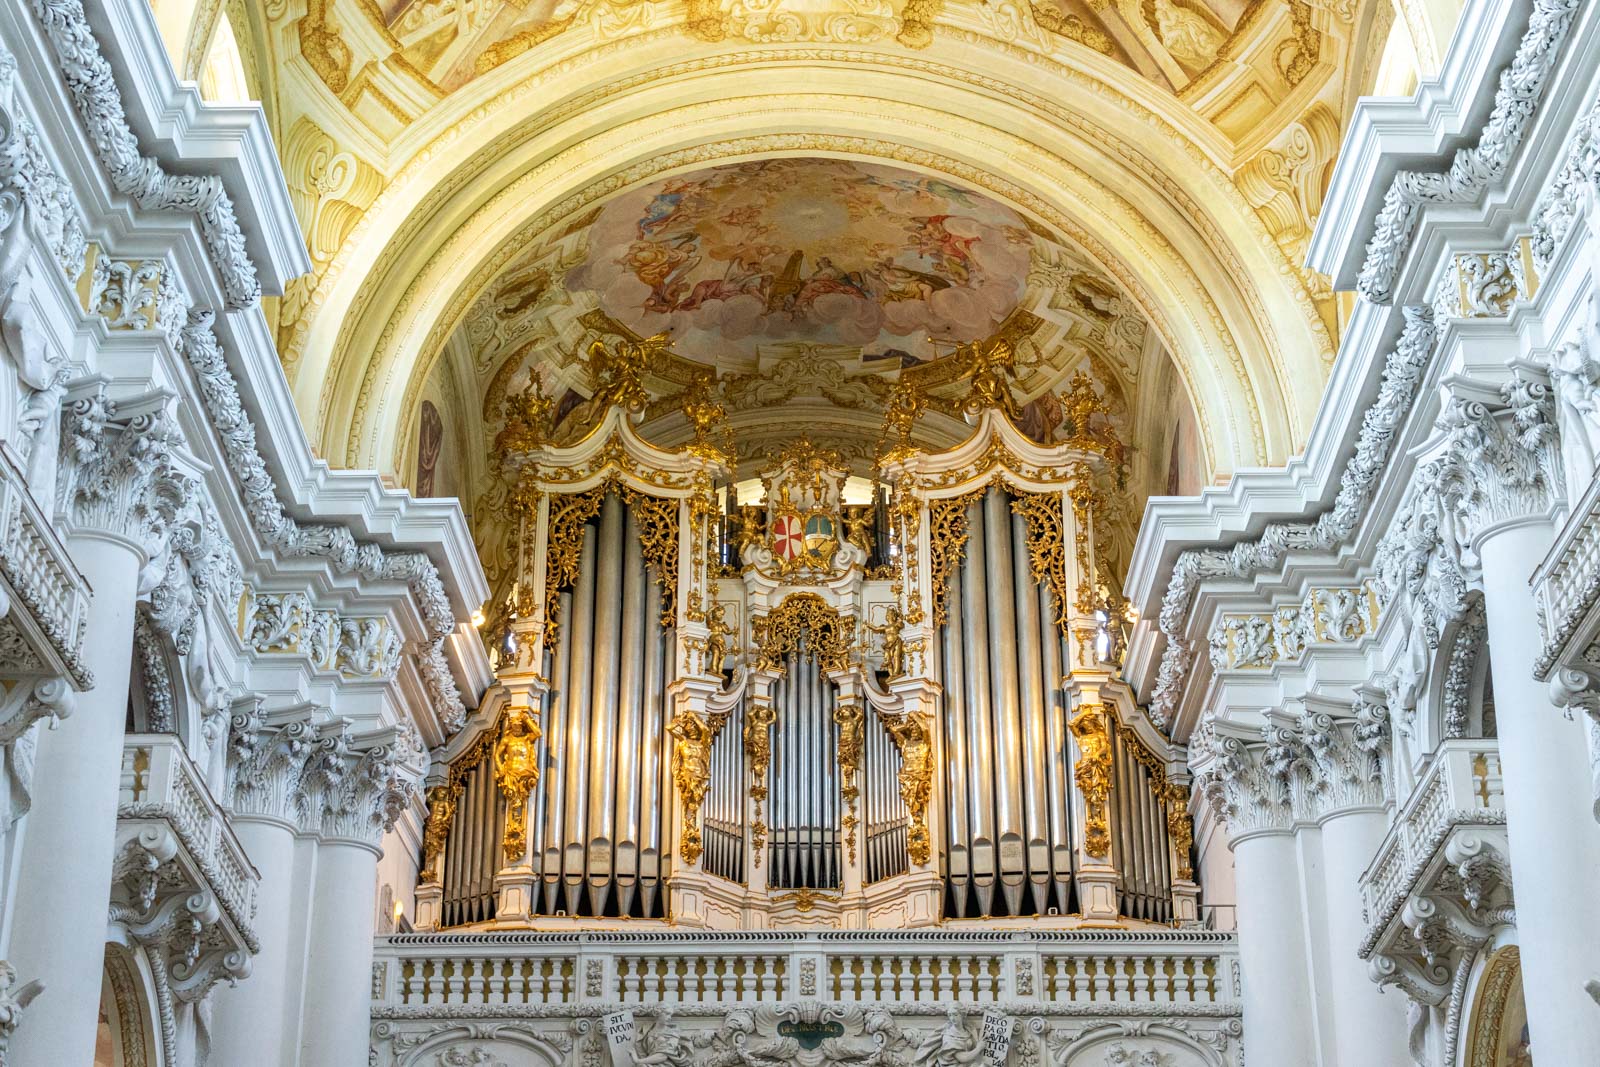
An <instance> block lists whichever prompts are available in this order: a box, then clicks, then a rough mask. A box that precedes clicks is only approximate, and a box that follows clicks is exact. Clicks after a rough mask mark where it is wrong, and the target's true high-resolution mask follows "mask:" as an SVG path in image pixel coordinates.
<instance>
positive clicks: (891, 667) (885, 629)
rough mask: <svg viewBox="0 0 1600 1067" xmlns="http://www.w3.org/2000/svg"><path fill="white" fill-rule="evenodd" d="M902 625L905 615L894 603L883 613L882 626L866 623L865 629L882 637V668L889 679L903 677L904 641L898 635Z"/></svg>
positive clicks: (904, 668)
mask: <svg viewBox="0 0 1600 1067" xmlns="http://www.w3.org/2000/svg"><path fill="white" fill-rule="evenodd" d="M904 627H905V616H904V615H902V614H901V612H900V609H899V607H897V606H896V605H894V604H890V605H889V607H888V610H886V611H885V612H884V613H883V625H882V626H874V625H872V624H871V623H870V622H869V623H867V629H869V630H871V631H872V632H873V633H875V634H877V635H878V636H880V637H882V638H883V670H884V672H885V673H886V674H888V676H889V677H890V678H891V679H894V678H901V677H904V675H905V673H906V642H905V639H904V638H902V637H901V636H900V631H901V630H902V629H904Z"/></svg>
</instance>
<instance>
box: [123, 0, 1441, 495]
mask: <svg viewBox="0 0 1600 1067" xmlns="http://www.w3.org/2000/svg"><path fill="white" fill-rule="evenodd" d="M153 2H154V3H155V5H156V8H157V14H158V17H159V18H160V21H161V22H162V25H163V29H164V32H165V33H166V34H167V38H168V43H169V46H170V47H171V49H172V51H173V54H174V59H175V61H176V62H177V63H178V65H179V66H180V67H182V68H183V69H184V71H185V73H186V74H188V75H190V76H192V77H196V78H198V79H200V80H201V81H202V83H203V85H209V86H210V87H211V88H212V90H213V92H216V91H218V90H217V87H218V86H224V87H225V86H226V83H228V82H229V78H228V77H227V76H224V75H220V74H218V73H217V70H216V67H217V54H218V52H219V50H220V49H224V48H225V49H226V50H227V51H228V54H229V57H231V59H232V60H233V67H234V68H235V72H234V75H233V76H232V81H233V82H242V83H243V84H244V89H245V91H247V92H248V94H249V95H250V96H252V97H255V98H259V99H260V100H261V101H262V103H263V106H264V107H265V109H266V111H267V114H268V119H269V123H270V125H271V127H272V129H273V132H274V135H275V137H276V139H277V143H278V146H279V151H280V155H281V158H282V162H283V167H284V174H285V177H286V179H287V181H288V183H289V186H290V190H291V192H292V194H293V197H294V201H295V206H296V210H297V212H298V214H299V216H300V219H301V222H302V224H303V226H304V229H305V234H306V240H307V244H308V247H309V249H310V252H311V258H312V262H313V271H312V272H311V273H310V274H308V275H306V276H305V277H303V278H301V279H299V280H297V281H296V282H294V283H293V285H292V286H291V287H290V290H289V292H288V294H287V295H286V296H285V297H283V298H282V299H281V300H280V301H276V302H274V304H273V306H271V307H270V308H269V309H268V310H269V316H270V318H271V320H272V324H273V327H274V329H275V330H276V333H277V337H278V340H279V347H280V356H281V359H282V361H283V364H284V367H285V371H286V373H287V374H288V376H289V379H290V383H291V385H292V387H293V389H294V392H295V395H296V399H297V401H298V403H299V406H300V409H301V413H302V417H303V419H304V421H305V422H306V425H307V428H308V431H309V432H310V434H311V437H312V440H313V441H314V442H315V443H316V445H317V447H318V448H319V450H320V451H321V453H322V454H323V455H324V456H325V458H327V459H328V460H329V461H330V462H331V463H333V464H335V465H337V466H362V467H376V468H378V469H379V470H380V471H382V472H384V473H385V474H386V475H388V476H389V477H391V478H392V479H393V480H394V482H395V483H397V484H402V485H406V486H408V487H410V488H413V489H415V490H418V491H428V492H435V493H444V494H453V495H458V496H460V497H461V499H462V500H463V503H464V505H465V506H466V507H467V508H468V509H469V511H470V510H471V509H472V508H473V506H474V503H475V501H477V500H478V499H479V498H480V497H482V495H483V493H484V492H485V489H486V488H487V487H488V486H489V484H490V483H491V482H492V472H493V469H494V462H493V454H492V453H493V441H494V437H495V434H496V433H497V430H498V424H499V421H500V419H501V404H502V402H503V399H504V397H505V396H506V395H508V394H509V393H510V392H511V391H514V390H520V389H521V388H523V387H524V386H525V385H526V384H527V382H528V381H529V380H530V379H531V377H533V376H535V375H537V376H538V377H539V378H540V380H541V382H542V383H543V384H544V386H545V388H546V390H547V391H549V392H551V393H552V395H555V396H556V397H557V398H558V409H559V407H560V402H561V399H562V398H565V403H566V404H567V406H569V407H571V406H574V405H576V404H577V402H578V401H580V400H581V399H582V397H583V396H584V394H585V392H586V390H587V382H586V378H585V374H584V369H583V366H582V360H581V353H582V352H584V351H585V349H586V346H587V344H588V343H589V342H590V341H592V340H594V339H596V338H605V337H607V336H612V337H613V338H615V337H621V336H637V337H643V336H649V335H651V334H655V333H666V334H668V335H669V336H670V337H671V338H672V349H671V351H672V357H673V359H674V360H678V361H680V362H679V363H677V364H671V365H666V366H664V367H663V369H662V372H661V374H660V375H658V376H657V378H656V379H655V380H653V381H652V383H651V389H652V393H653V395H654V396H656V397H657V399H658V401H659V402H658V403H657V404H656V405H655V407H654V408H653V409H652V413H651V416H650V419H649V421H648V422H647V427H648V428H649V429H650V430H651V432H653V433H655V434H656V435H657V436H658V437H660V438H661V439H662V440H663V442H664V443H672V441H673V440H674V438H675V436H676V435H680V434H681V433H682V432H683V431H682V427H681V426H679V425H677V421H681V420H677V417H676V416H675V415H674V414H673V413H672V410H671V408H672V405H670V404H668V403H666V402H665V399H666V398H668V397H670V396H672V395H674V393H675V392H676V391H681V387H682V382H681V381H678V380H674V378H675V376H676V378H678V379H681V378H682V377H683V375H684V373H686V370H685V368H688V369H689V370H691V371H692V369H693V368H694V367H696V366H700V367H704V366H710V367H713V368H715V370H716V371H717V373H718V375H719V378H720V381H721V389H722V393H723V399H724V400H725V402H726V403H727V406H728V408H729V410H730V414H731V416H732V419H733V421H734V426H735V431H736V438H737V443H738V447H739V451H740V454H741V457H742V458H750V457H754V456H757V455H760V454H762V453H764V452H765V451H767V450H769V449H771V448H773V447H775V446H776V445H778V444H781V443H782V441H783V440H784V439H785V438H787V437H791V436H793V435H794V434H795V433H797V432H799V431H800V430H801V429H804V430H806V431H807V432H810V433H811V434H812V435H813V436H814V437H817V438H820V439H822V440H824V441H826V442H827V443H829V444H831V445H832V446H834V447H836V448H839V449H840V450H841V451H842V452H843V453H844V454H845V455H846V456H847V457H849V458H850V459H851V461H852V463H853V465H855V466H857V467H858V468H861V469H865V468H867V467H869V466H870V458H871V452H872V448H873V446H874V443H875V441H876V438H877V431H878V425H879V423H880V420H881V414H880V413H881V404H882V399H883V396H884V395H885V394H886V392H887V390H888V388H889V386H890V384H891V383H892V381H893V379H894V376H895V374H897V373H898V371H899V370H900V369H901V368H902V367H905V366H912V365H917V364H921V363H926V362H928V361H930V360H933V359H937V358H938V357H939V356H940V354H941V353H944V352H948V350H949V348H950V347H951V346H953V345H955V344H957V343H962V342H967V341H973V340H978V339H982V338H991V337H995V336H1006V337H1008V338H1009V339H1011V340H1013V341H1014V342H1015V343H1016V346H1017V351H1018V356H1019V376H1018V392H1019V394H1020V399H1021V400H1022V401H1023V402H1024V403H1025V404H1026V405H1027V406H1026V408H1025V411H1026V415H1027V417H1028V418H1029V419H1031V420H1033V423H1034V428H1035V429H1036V430H1038V431H1039V432H1040V433H1042V434H1045V435H1048V434H1049V433H1050V432H1051V427H1052V425H1053V423H1052V421H1051V420H1052V418H1055V417H1056V416H1055V415H1054V414H1053V408H1054V394H1055V393H1056V392H1058V391H1059V390H1060V389H1061V388H1063V386H1064V385H1065V382H1066V380H1067V379H1068V378H1069V377H1070V376H1071V375H1073V374H1074V373H1076V372H1079V371H1083V372H1085V373H1088V374H1089V375H1090V376H1091V377H1092V378H1093V379H1094V381H1095V383H1096V385H1097V388H1098V389H1099V390H1100V391H1101V392H1102V393H1103V394H1104V396H1105V397H1106V401H1107V404H1108V406H1109V407H1110V408H1111V410H1112V413H1113V417H1114V419H1115V421H1116V424H1117V426H1118V429H1119V432H1120V433H1121V434H1122V436H1123V437H1124V439H1125V441H1126V443H1127V444H1128V446H1129V457H1130V458H1129V471H1128V475H1129V477H1128V489H1129V492H1128V510H1129V513H1130V514H1131V515H1135V516H1136V515H1137V512H1138V510H1139V509H1140V508H1141V507H1142V502H1143V499H1144V497H1145V496H1148V495H1149V494H1151V493H1160V492H1171V491H1184V492H1192V491H1194V490H1196V489H1198V488H1199V487H1200V486H1201V485H1203V484H1206V483H1209V482H1211V481H1213V480H1216V479H1218V478H1223V477H1226V476H1227V475H1228V474H1229V473H1230V472H1231V471H1232V470H1234V469H1235V468H1237V467H1238V466H1241V465H1255V464H1259V463H1263V462H1281V461H1282V460H1284V459H1286V458H1287V457H1288V456H1289V455H1291V454H1293V453H1294V452H1295V451H1296V450H1298V448H1299V447H1301V445H1302V444H1303V441H1304V437H1305V434H1306V432H1307V430H1308V428H1309V422H1310V418H1311V415H1312V413H1313V411H1314V408H1315V404H1316V399H1317V396H1318V395H1319V393H1320V385H1321V382H1322V381H1323V380H1324V378H1325V377H1326V374H1327V370H1328V366H1329V363H1330V361H1331V358H1332V352H1333V350H1334V348H1335V342H1336V338H1337V329H1338V322H1339V302H1338V298H1337V296H1336V295H1335V294H1334V293H1332V292H1331V290H1330V289H1329V287H1328V285H1327V282H1326V279H1324V278H1322V277H1320V276H1318V275H1315V274H1313V273H1311V272H1309V271H1307V270H1305V269H1304V268H1303V267H1302V266H1301V263H1302V261H1303V258H1304V251H1305V246H1306V243H1307V241H1308V239H1309V236H1310V232H1311V229H1312V227H1313V225H1314V223H1315V219H1316V215H1317V212H1318V209H1319V208H1320V205H1321V196H1322V192H1323V190H1324V189H1325V188H1326V184H1327V181H1328V178H1329V174H1330V172H1331V168H1332V165H1333V161H1334V159H1335V157H1336V154H1337V149H1338V145H1339V140H1340V136H1341V132H1342V127H1343V125H1344V122H1345V121H1346V119H1347V117H1348V115H1349V112H1350V109H1351V107H1352V106H1353V101H1354V99H1355V98H1356V96H1357V95H1358V94H1359V93H1361V92H1364V91H1370V90H1371V89H1372V87H1373V86H1374V84H1375V81H1376V79H1378V78H1379V77H1380V76H1382V71H1381V70H1380V69H1379V67H1380V66H1381V65H1382V63H1383V62H1385V60H1384V55H1385V54H1386V52H1385V47H1384V45H1385V42H1387V41H1388V40H1389V38H1390V36H1391V28H1392V24H1393V23H1394V21H1395V8H1394V6H1392V4H1391V3H1390V0H982V2H972V0H153ZM1422 6H1423V7H1426V6H1428V5H1422ZM1446 6H1448V5H1446ZM1420 9H1421V8H1419V10H1420ZM1412 29H1413V30H1415V27H1412ZM1410 38H1411V39H1413V40H1419V41H1422V40H1425V38H1426V35H1425V34H1422V33H1418V32H1412V33H1411V34H1410ZM1430 47H1431V46H1430ZM1413 51H1414V52H1415V60H1414V62H1416V63H1421V64H1423V65H1425V64H1426V61H1427V57H1426V55H1424V52H1425V51H1426V49H1422V48H1418V49H1414V50H1413ZM234 91H238V90H237V89H235V90H234ZM674 367H676V369H674ZM675 420H676V421H675ZM924 432H925V434H926V439H927V441H928V443H929V444H933V445H938V444H941V443H949V442H952V441H954V440H955V439H956V438H958V437H959V435H960V432H961V426H960V424H959V423H958V422H956V421H955V420H954V419H952V418H941V417H938V416H935V417H932V418H930V419H929V420H928V422H927V425H926V427H925V431H924ZM419 483H420V484H419Z"/></svg>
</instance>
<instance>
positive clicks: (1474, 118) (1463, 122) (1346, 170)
mask: <svg viewBox="0 0 1600 1067" xmlns="http://www.w3.org/2000/svg"><path fill="white" fill-rule="evenodd" d="M1522 7H1523V3H1522V0H1488V2H1483V3H1473V4H1467V5H1466V6H1465V7H1464V8H1463V10H1462V13H1461V21H1460V22H1459V23H1458V24H1457V27H1456V34H1455V37H1454V39H1453V41H1452V43H1451V46H1450V49H1449V50H1448V52H1447V53H1446V55H1445V62H1444V66H1443V67H1442V68H1441V69H1440V71H1439V73H1438V74H1437V75H1436V76H1434V77H1432V78H1429V79H1428V80H1427V81H1425V82H1423V83H1422V84H1421V85H1419V86H1418V87H1417V91H1416V92H1415V93H1413V94H1412V95H1411V96H1410V97H1383V96H1379V97H1367V98H1365V99H1363V100H1362V101H1361V102H1360V103H1358V104H1357V105H1356V109H1355V112H1354V114H1352V115H1351V117H1350V123H1349V127H1348V129H1347V130H1346V131H1345V135H1344V147H1343V150H1342V151H1341V152H1340V153H1339V161H1338V163H1337V164H1335V166H1334V171H1333V180H1332V182H1331V183H1330V185H1329V186H1328V194H1327V199H1326V200H1324V201H1323V205H1322V213H1321V214H1320V215H1319V216H1318V217H1317V225H1316V229H1315V230H1314V231H1313V232H1312V235H1311V243H1310V246H1309V247H1308V248H1307V250H1306V265H1307V266H1308V267H1310V268H1311V269H1312V270H1317V271H1321V272H1322V273H1323V274H1326V275H1328V276H1329V277H1330V278H1331V279H1332V280H1333V285H1334V288H1335V289H1342V290H1349V289H1353V288H1355V283H1356V274H1357V273H1358V272H1359V271H1360V269H1361V260H1362V258H1363V257H1364V256H1365V255H1366V242H1367V239H1368V238H1369V237H1370V236H1371V234H1372V226H1373V220H1374V219H1376V218H1377V215H1378V211H1379V209H1380V208H1381V206H1382V204H1383V198H1384V195H1385V193H1386V192H1387V190H1388V189H1389V187H1390V185H1391V183H1392V182H1393V181H1394V177H1395V175H1396V174H1397V173H1399V171H1400V169H1401V167H1402V166H1403V165H1404V164H1405V162H1406V161H1407V160H1415V159H1419V158H1420V159H1437V158H1440V157H1442V156H1444V155H1445V154H1446V153H1447V152H1449V151H1450V150H1451V149H1452V148H1454V147H1457V146H1458V145H1459V143H1460V142H1461V141H1462V140H1463V135H1464V134H1467V133H1469V132H1470V131H1472V130H1474V129H1476V128H1478V127H1479V126H1481V125H1482V120H1483V117H1484V116H1486V115H1487V114H1488V112H1489V108H1490V107H1491V106H1492V103H1493V88H1492V87H1493V85H1494V81H1493V79H1492V78H1491V77H1490V72H1491V71H1494V70H1496V69H1498V68H1500V67H1501V66H1503V65H1504V64H1505V63H1507V62H1508V61H1509V60H1510V58H1511V55H1512V53H1513V52H1514V51H1515V50H1516V46H1517V41H1518V36H1517V35H1518V34H1519V33H1520V25H1521V24H1522V23H1524V22H1525V21H1526V16H1525V15H1524V14H1523V13H1522Z"/></svg>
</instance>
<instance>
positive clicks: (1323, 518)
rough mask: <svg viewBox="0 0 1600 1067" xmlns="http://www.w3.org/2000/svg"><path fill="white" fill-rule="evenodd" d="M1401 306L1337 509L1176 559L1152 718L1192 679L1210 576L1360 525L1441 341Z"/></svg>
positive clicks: (1269, 562) (1428, 313) (1226, 574)
mask: <svg viewBox="0 0 1600 1067" xmlns="http://www.w3.org/2000/svg"><path fill="white" fill-rule="evenodd" d="M1401 312H1402V315H1403V316H1404V318H1405V323H1406V325H1405V329H1404V331H1403V332H1402V333H1401V336H1400V340H1399V342H1398V343H1397V344H1396V346H1395V348H1394V350H1393V351H1392V352H1390V353H1389V355H1388V357H1387V358H1386V359H1385V361H1384V369H1383V377H1382V382H1381V384H1380V385H1379V389H1378V398H1377V399H1376V400H1375V401H1373V403H1372V406H1371V407H1369V408H1368V409H1367V411H1366V414H1365V415H1364V416H1363V418H1362V421H1361V430H1360V433H1359V435H1358V437H1357V440H1356V448H1355V452H1354V454H1353V455H1352V456H1351V457H1350V460H1349V462H1348V463H1346V465H1345V469H1344V472H1343V474H1342V475H1341V476H1340V481H1339V492H1338V495H1337V496H1336V497H1335V498H1334V502H1333V505H1332V507H1330V508H1329V509H1328V510H1327V511H1325V512H1323V513H1322V514H1321V515H1319V516H1318V517H1317V518H1316V519H1314V520H1312V521H1309V522H1274V523H1268V524H1267V527H1266V529H1265V530H1264V531H1263V532H1262V534H1261V536H1260V537H1259V538H1257V539H1255V540H1252V541H1241V542H1240V543H1238V544H1236V545H1234V546H1233V547H1232V548H1228V549H1212V548H1206V549H1189V550H1187V551H1185V552H1183V553H1182V554H1180V555H1179V557H1178V559H1177V562H1176V563H1175V564H1174V565H1173V568H1172V577H1171V579H1170V580H1169V581H1168V583H1167V591H1166V593H1165V594H1164V596H1163V597H1162V601H1161V613H1160V616H1159V624H1160V628H1161V633H1162V635H1163V636H1164V637H1165V638H1166V649H1165V651H1163V653H1162V656H1161V666H1160V669H1159V671H1158V673H1157V676H1156V686H1155V690H1154V692H1153V693H1152V694H1151V699H1150V717H1151V719H1152V720H1153V721H1154V722H1155V723H1156V724H1157V725H1159V726H1164V725H1166V724H1167V723H1168V722H1170V721H1171V718H1172V715H1173V712H1174V711H1175V709H1176V706H1177V701H1178V697H1179V695H1180V694H1181V692H1182V690H1183V686H1184V684H1185V682H1186V680H1187V678H1188V674H1189V668H1190V665H1191V663H1192V661H1193V649H1192V648H1191V647H1190V642H1189V640H1188V637H1187V635H1186V631H1187V625H1188V621H1189V612H1190V609H1191V608H1192V607H1193V604H1194V597H1195V592H1196V591H1197V590H1198V589H1199V587H1200V583H1202V582H1204V581H1206V580H1207V579H1212V578H1246V577H1249V576H1251V575H1254V574H1256V573H1258V572H1259V571H1262V570H1264V569H1267V568H1269V567H1275V566H1277V565H1278V564H1279V563H1281V562H1282V561H1283V559H1284V557H1285V556H1286V555H1287V554H1288V553H1289V552H1290V551H1291V550H1304V551H1318V550H1322V549H1327V548H1331V547H1333V546H1334V545H1337V544H1339V543H1341V542H1342V541H1344V540H1345V539H1346V538H1348V537H1349V536H1350V535H1351V533H1353V532H1354V531H1355V528H1356V525H1357V523H1358V522H1359V521H1360V518H1361V516H1362V514H1363V513H1364V511H1365V508H1366V505H1367V502H1368V501H1369V500H1370V499H1371V498H1372V493H1373V491H1374V489H1375V488H1376V485H1377V481H1378V476H1379V475H1380V474H1381V473H1382V472H1383V468H1384V466H1385V464H1386V463H1387V462H1388V459H1389V454H1390V453H1391V452H1392V451H1393V448H1394V442H1395V438H1396V435H1397V433H1398V431H1399V428H1400V425H1401V422H1402V421H1403V420H1404V419H1405V417H1406V415H1407V414H1408V413H1409V412H1410V410H1411V403H1412V400H1413V399H1414V398H1415V396H1416V390H1417V385H1418V383H1419V382H1420V381H1421V378H1422V374H1423V371H1424V370H1426V369H1427V365H1428V362H1429V360H1430V359H1431V358H1432V356H1433V350H1434V344H1435V341H1436V339H1437V332H1436V330H1435V327H1434V320H1433V312H1432V310H1431V309H1430V308H1428V307H1425V306H1411V307H1405V308H1402V309H1401Z"/></svg>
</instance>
